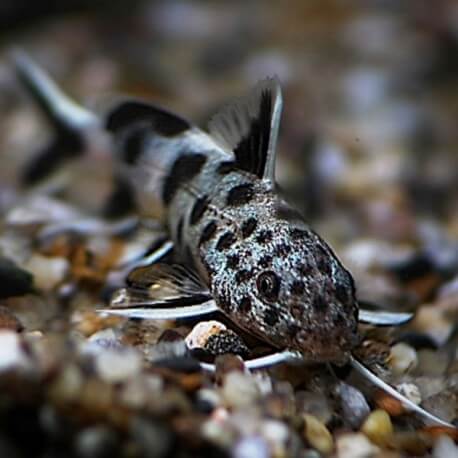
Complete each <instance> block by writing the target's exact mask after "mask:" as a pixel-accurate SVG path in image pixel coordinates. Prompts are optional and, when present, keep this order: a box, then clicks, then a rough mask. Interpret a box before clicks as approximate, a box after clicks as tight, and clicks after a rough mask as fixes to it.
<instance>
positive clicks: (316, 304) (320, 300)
mask: <svg viewBox="0 0 458 458" xmlns="http://www.w3.org/2000/svg"><path fill="white" fill-rule="evenodd" d="M312 307H313V309H314V310H316V311H317V312H324V311H325V310H327V308H328V303H327V302H326V300H325V298H324V297H323V296H321V295H318V296H316V297H315V299H314V300H313V304H312Z"/></svg>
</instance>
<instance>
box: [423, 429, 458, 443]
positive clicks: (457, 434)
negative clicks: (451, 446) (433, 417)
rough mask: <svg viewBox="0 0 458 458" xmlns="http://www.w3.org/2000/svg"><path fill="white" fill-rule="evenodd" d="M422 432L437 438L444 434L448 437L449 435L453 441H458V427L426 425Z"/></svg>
mask: <svg viewBox="0 0 458 458" xmlns="http://www.w3.org/2000/svg"><path fill="white" fill-rule="evenodd" d="M422 432H424V433H426V434H427V435H428V436H431V437H433V438H437V437H439V436H442V435H444V434H445V435H447V436H448V437H451V438H452V439H453V440H454V441H458V428H453V427H451V426H426V427H424V428H423V429H422Z"/></svg>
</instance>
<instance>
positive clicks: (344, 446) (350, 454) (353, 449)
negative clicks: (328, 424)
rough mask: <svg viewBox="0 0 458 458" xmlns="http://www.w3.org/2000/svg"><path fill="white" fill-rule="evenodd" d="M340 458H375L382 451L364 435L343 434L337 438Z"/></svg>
mask: <svg viewBox="0 0 458 458" xmlns="http://www.w3.org/2000/svg"><path fill="white" fill-rule="evenodd" d="M336 449H337V457H338V458H373V457H374V456H376V455H377V454H378V453H379V452H380V449H379V448H378V447H377V446H375V445H374V444H373V443H372V442H371V441H370V440H369V439H368V438H367V437H366V436H365V435H364V434H362V433H348V434H342V435H341V436H339V437H338V438H337V444H336Z"/></svg>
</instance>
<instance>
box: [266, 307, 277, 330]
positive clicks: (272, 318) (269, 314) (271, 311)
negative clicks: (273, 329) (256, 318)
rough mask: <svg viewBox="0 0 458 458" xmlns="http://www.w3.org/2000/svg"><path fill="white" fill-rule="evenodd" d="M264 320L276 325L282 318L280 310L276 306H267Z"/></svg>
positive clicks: (268, 323) (270, 324) (269, 324)
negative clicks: (279, 313)
mask: <svg viewBox="0 0 458 458" xmlns="http://www.w3.org/2000/svg"><path fill="white" fill-rule="evenodd" d="M263 316H264V322H265V323H266V324H267V325H268V326H274V325H276V324H277V323H278V320H279V319H280V317H279V315H278V312H277V310H276V309H275V308H273V307H267V308H266V310H264V314H263Z"/></svg>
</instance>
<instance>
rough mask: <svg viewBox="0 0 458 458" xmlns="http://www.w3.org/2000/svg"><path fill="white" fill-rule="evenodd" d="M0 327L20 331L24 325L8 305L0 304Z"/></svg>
mask: <svg viewBox="0 0 458 458" xmlns="http://www.w3.org/2000/svg"><path fill="white" fill-rule="evenodd" d="M0 329H9V330H11V331H16V332H21V331H22V330H23V329H24V326H23V325H22V323H21V322H20V321H19V319H18V318H17V317H16V316H15V315H14V314H13V313H12V312H11V310H10V309H9V308H8V307H5V306H3V305H0Z"/></svg>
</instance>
